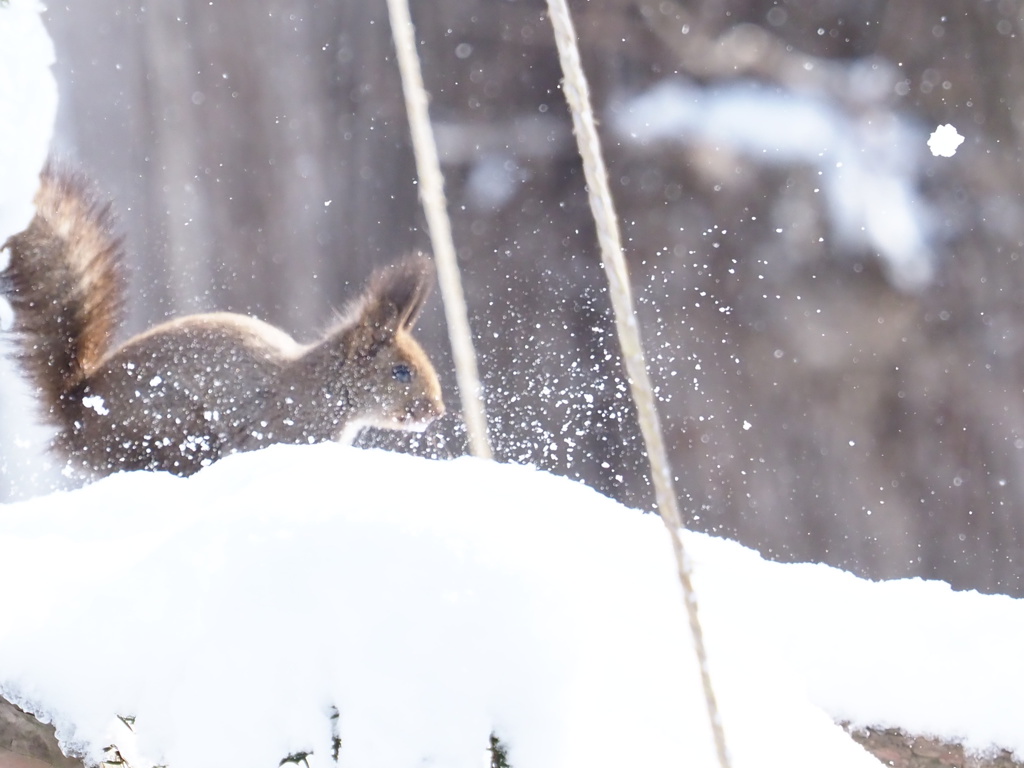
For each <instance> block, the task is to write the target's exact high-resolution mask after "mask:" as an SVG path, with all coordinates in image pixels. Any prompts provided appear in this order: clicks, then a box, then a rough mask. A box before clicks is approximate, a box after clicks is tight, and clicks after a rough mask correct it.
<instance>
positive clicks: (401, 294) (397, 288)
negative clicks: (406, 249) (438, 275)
mask: <svg viewBox="0 0 1024 768" xmlns="http://www.w3.org/2000/svg"><path fill="white" fill-rule="evenodd" d="M433 278H434V265H433V262H431V261H430V259H428V258H427V257H426V256H425V255H424V254H423V253H419V252H417V253H415V254H412V255H411V256H407V257H406V258H404V259H403V260H402V261H400V262H398V263H397V264H392V265H391V266H388V267H384V268H383V269H379V270H377V271H376V272H374V273H373V277H371V278H370V286H369V288H368V290H367V297H368V298H370V299H371V301H374V302H376V303H379V304H381V305H385V306H390V307H392V308H393V311H394V313H395V314H394V319H395V320H397V324H396V326H395V327H396V328H401V329H403V330H409V329H411V328H412V326H413V325H414V324H415V322H416V318H417V317H419V314H420V311H421V310H422V309H423V305H424V304H425V303H426V301H427V297H428V296H429V295H430V285H431V282H432V281H433Z"/></svg>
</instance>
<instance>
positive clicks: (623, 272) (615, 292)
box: [548, 0, 729, 768]
mask: <svg viewBox="0 0 1024 768" xmlns="http://www.w3.org/2000/svg"><path fill="white" fill-rule="evenodd" d="M548 9H549V11H550V16H551V24H552V26H553V27H554V30H555V43H556V45H557V47H558V57H559V60H560V61H561V65H562V74H563V75H564V77H565V80H564V81H563V83H562V91H563V92H564V93H565V99H566V101H567V102H568V103H569V108H570V110H571V111H572V121H573V127H574V130H575V133H576V142H577V144H578V145H579V150H580V156H581V157H582V158H583V171H584V174H585V176H586V180H587V191H588V195H589V198H590V209H591V211H592V213H593V216H594V223H595V225H596V228H597V240H598V243H599V245H600V248H601V260H602V262H603V264H604V269H605V275H606V276H607V278H608V287H609V294H610V296H611V300H612V309H613V310H614V313H615V326H616V329H617V330H618V336H619V344H620V345H621V347H622V357H623V361H624V363H625V365H626V374H627V376H628V378H629V386H630V390H631V391H632V393H633V400H634V401H635V402H636V409H637V417H638V420H639V422H640V430H641V432H642V433H643V437H644V443H645V444H646V447H647V456H648V460H649V461H650V464H651V476H652V479H653V482H654V492H655V497H656V499H657V502H658V510H659V512H660V513H661V519H662V520H663V521H664V523H665V526H666V528H668V533H669V536H670V537H671V539H672V550H673V552H674V553H675V557H676V565H677V568H678V571H679V581H680V583H681V584H682V587H683V598H684V602H685V603H686V611H687V615H688V617H689V620H690V631H691V633H692V635H693V646H694V650H695V651H696V653H697V661H698V664H699V666H700V675H701V682H702V684H703V687H704V699H705V702H706V705H707V712H708V719H709V720H710V721H711V730H712V733H713V735H714V740H715V749H716V751H717V753H718V762H719V765H720V766H721V768H729V753H728V750H727V748H726V743H725V731H724V729H723V727H722V721H721V717H720V716H719V712H718V703H717V700H716V698H715V691H714V688H713V687H712V685H711V675H710V672H709V671H708V663H707V650H706V648H705V646H704V631H703V629H702V628H701V624H700V617H699V615H698V612H697V596H696V593H695V592H694V589H693V582H692V579H691V575H692V566H691V563H690V560H689V558H688V557H687V555H686V551H685V549H684V547H683V540H682V536H681V529H682V527H683V520H682V515H681V514H680V512H679V505H678V501H677V499H676V493H675V488H674V487H673V482H672V471H671V468H670V465H669V460H668V454H667V452H666V450H665V441H664V438H663V437H662V432H661V423H660V421H659V419H658V409H657V407H656V405H655V402H654V393H653V389H652V387H651V381H650V377H649V376H648V375H647V364H646V362H645V360H644V350H643V342H642V340H641V338H640V328H639V326H638V325H637V322H636V315H635V313H634V311H633V299H632V295H631V291H630V288H629V273H628V271H627V269H626V260H625V258H624V257H623V255H622V238H621V236H620V234H619V223H618V218H617V217H616V215H615V207H614V205H613V203H612V194H611V189H610V188H609V186H608V171H607V169H606V168H605V164H604V157H603V155H602V154H601V142H600V139H599V138H598V135H597V127H596V125H595V123H594V112H593V109H592V107H591V103H590V92H589V88H588V86H587V79H586V75H585V74H584V72H583V65H582V64H581V63H580V54H579V48H578V47H577V45H576V31H575V29H574V28H573V23H572V17H571V16H570V15H569V8H568V6H567V5H566V3H565V0H548Z"/></svg>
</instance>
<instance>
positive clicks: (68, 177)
mask: <svg viewBox="0 0 1024 768" xmlns="http://www.w3.org/2000/svg"><path fill="white" fill-rule="evenodd" d="M4 248H6V249H8V251H9V253H10V263H9V266H8V268H7V271H6V273H4V274H3V275H2V281H0V286H3V289H4V292H5V293H6V294H7V295H8V298H9V300H10V303H11V305H12V307H13V309H14V317H15V320H14V327H13V331H14V337H15V339H16V354H17V357H18V359H19V361H20V363H21V366H22V368H23V370H24V372H25V374H26V376H27V377H28V379H29V380H30V382H31V383H32V385H33V386H34V387H35V389H36V391H37V393H38V397H39V399H40V400H41V402H42V405H43V407H44V410H45V413H46V416H47V417H48V420H49V421H50V422H52V423H53V424H54V425H55V426H56V427H57V430H58V432H57V435H56V437H55V440H54V448H55V449H56V450H58V451H59V452H60V453H61V454H63V455H64V457H65V458H66V459H67V460H68V466H69V468H71V469H72V470H84V471H85V472H86V473H87V474H92V475H107V474H111V473H113V472H117V471H121V470H134V469H147V470H166V471H169V472H173V473H175V474H178V475H190V474H192V473H194V472H196V471H198V470H199V469H200V468H202V467H203V466H205V465H207V464H210V463H212V462H213V461H216V460H217V459H219V458H221V457H222V456H225V455H227V454H229V453H234V452H238V451H249V450H254V449H257V448H261V447H263V446H267V445H270V444H272V443H314V442H323V441H327V440H342V441H347V442H351V441H352V440H353V439H354V438H355V436H356V434H357V433H358V432H359V430H360V429H362V428H363V427H364V426H375V427H385V428H389V429H411V430H421V429H424V428H425V427H426V426H427V425H428V424H429V423H430V422H431V421H433V420H434V419H435V418H437V417H438V416H440V415H441V414H443V413H444V404H443V402H442V400H441V388H440V385H439V384H438V380H437V374H436V373H435V371H434V368H433V366H432V365H431V363H430V360H429V359H428V358H427V355H426V354H425V353H424V351H423V349H422V348H421V347H420V345H419V344H418V343H417V342H416V341H415V339H413V337H412V335H411V329H412V326H413V323H414V322H415V320H416V317H417V315H418V314H419V312H420V310H421V309H422V307H423V304H424V301H425V300H426V297H427V293H428V290H429V287H430V279H431V278H432V276H433V273H432V270H431V265H430V262H429V260H428V259H427V258H426V257H424V256H422V255H417V256H415V257H411V258H408V259H406V260H405V261H403V262H401V263H399V264H397V265H396V266H393V267H389V268H385V269H382V270H380V271H378V272H376V273H375V274H374V275H373V277H372V278H371V279H370V282H369V285H368V286H367V288H366V289H365V291H364V293H363V294H362V296H361V297H360V298H359V299H358V300H356V301H355V302H354V303H353V304H352V305H351V306H350V308H349V310H348V312H347V314H346V315H345V316H344V317H343V319H342V320H341V321H340V322H339V323H338V324H337V325H336V326H335V327H333V328H332V329H331V330H330V331H328V332H327V333H326V334H325V335H324V336H323V338H321V339H320V340H319V341H317V342H314V343H313V344H308V345H304V344H300V343H298V342H296V341H295V340H294V339H292V337H291V336H289V335H288V334H287V333H285V332H284V331H282V330H280V329H278V328H275V327H274V326H272V325H269V324H267V323H264V322H262V321H260V320H256V319H254V318H251V317H247V316H245V315H238V314H233V313H229V312H215V313H210V314H198V315H189V316H186V317H180V318H177V319H175V320H171V321H169V322H166V323H163V324H161V325H158V326H156V327H154V328H151V329H149V330H148V331H145V332H144V333H141V334H139V335H138V336H135V337H134V338H131V339H129V340H128V341H126V342H125V343H124V344H122V345H120V346H118V347H115V348H111V337H112V335H113V332H114V331H115V329H116V328H117V326H118V323H119V320H120V314H121V306H122V304H123V301H124V297H123V289H122V279H121V275H120V271H121V261H122V258H123V256H122V247H121V239H120V238H119V237H117V236H116V235H115V234H114V227H113V224H112V216H111V214H110V205H109V204H103V203H101V202H100V201H99V200H98V198H97V197H96V195H95V193H94V192H92V190H91V187H90V186H89V184H88V183H87V182H86V181H85V180H84V179H83V178H82V177H81V176H80V175H79V174H77V173H73V172H70V171H67V170H64V169H61V168H58V167H56V166H55V165H54V164H53V163H50V164H48V166H47V168H46V169H45V170H44V171H43V173H42V175H41V186H40V189H39V192H38V194H37V195H36V215H35V218H34V219H33V220H32V222H31V224H30V225H29V227H28V229H26V230H25V231H23V232H21V233H20V234H17V235H14V236H13V237H11V238H10V239H8V240H7V242H6V243H5V245H4Z"/></svg>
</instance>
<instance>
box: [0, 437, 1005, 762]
mask: <svg viewBox="0 0 1024 768" xmlns="http://www.w3.org/2000/svg"><path fill="white" fill-rule="evenodd" d="M686 541H687V545H688V547H689V549H690V552H691V555H692V556H693V558H694V561H695V577H696V583H697V588H698V591H699V595H700V598H701V611H702V616H703V617H704V623H705V630H706V633H707V640H708V645H709V653H710V657H711V661H710V663H711V672H712V675H713V678H714V682H715V684H716V686H717V689H718V695H719V698H720V704H721V709H722V715H723V719H724V723H725V728H726V735H727V738H728V739H729V746H730V749H731V752H732V754H733V758H734V764H735V765H736V766H760V765H768V764H786V765H790V766H794V765H806V766H819V765H821V764H822V763H823V757H824V756H827V758H825V761H827V762H828V764H830V765H833V766H858V765H859V766H868V765H877V764H878V763H877V762H876V761H875V760H874V758H872V757H870V756H869V755H868V754H867V753H866V752H864V751H863V750H862V749H861V748H860V747H859V746H857V745H855V744H854V743H853V742H852V741H850V740H849V739H848V738H847V737H846V735H845V734H844V733H843V732H842V730H841V729H840V728H839V727H838V726H836V725H835V724H834V719H835V718H844V719H848V720H852V721H854V722H858V723H863V724H869V723H870V724H878V725H901V726H904V727H907V728H911V729H914V730H915V731H917V732H920V733H932V734H935V735H939V736H947V737H949V738H954V737H955V738H961V739H965V740H966V741H967V743H968V744H969V745H970V746H973V747H978V748H985V747H988V746H991V745H999V746H1002V747H1007V748H1011V749H1015V750H1017V753H1018V754H1024V736H1022V735H1021V733H1020V729H1019V727H1018V726H1019V723H1020V722H1021V721H1022V716H1024V706H1022V705H1021V704H1019V703H1018V702H1019V697H1018V696H1017V695H1016V692H1017V691H1019V689H1020V687H1021V685H1022V683H1024V661H1022V660H1021V657H1020V654H1019V641H1020V639H1021V638H1022V637H1024V604H1022V602H1021V601H1015V600H1012V599H1010V598H1001V597H998V596H996V597H993V596H982V595H978V594H973V593H972V594H966V593H953V592H951V591H950V590H949V588H948V587H947V586H946V585H944V584H940V583H928V582H922V581H901V582H892V583H880V584H874V583H867V582H864V581H861V580H858V579H856V578H854V577H852V576H850V575H848V574H845V573H842V572H840V571H836V570H834V569H830V568H826V567H824V566H817V565H797V566H793V565H788V566H787V565H778V564H773V563H768V562H765V561H763V560H762V559H761V558H760V557H758V556H757V554H756V553H754V552H751V551H749V550H745V549H743V548H741V547H739V546H737V545H735V544H733V543H731V542H728V541H723V540H715V539H711V538H708V537H705V536H701V535H694V534H690V535H688V536H687V538H686ZM0 562H3V564H4V567H5V571H6V572H7V573H8V574H9V576H8V578H10V579H17V580H18V581H17V583H19V584H20V585H21V586H19V588H18V589H13V590H8V596H7V598H6V600H5V602H6V606H5V611H4V618H3V620H2V622H0V690H2V692H3V694H4V696H6V697H7V698H9V699H11V700H13V701H15V702H16V703H19V704H21V705H23V706H26V707H28V708H30V709H31V710H33V711H34V712H37V713H40V714H41V715H42V716H43V717H47V718H51V719H52V721H53V722H54V723H55V725H56V726H57V729H58V735H59V737H60V738H61V739H62V740H63V741H64V742H66V743H67V744H68V745H69V746H72V747H74V748H76V749H78V750H81V751H82V752H84V753H85V754H87V755H88V756H90V757H91V758H92V759H97V758H99V757H100V756H101V750H102V748H103V747H105V746H106V745H108V744H111V743H116V744H117V745H118V746H119V747H120V748H121V749H122V752H123V753H124V754H125V756H126V757H128V758H129V759H130V760H132V761H133V764H135V765H143V764H146V763H150V764H152V763H166V764H169V765H171V766H174V768H192V767H193V766H195V767H197V768H203V767H205V766H214V765H223V764H228V763H230V764H239V765H252V766H258V765H266V766H274V765H277V763H278V761H279V760H281V758H283V757H285V756H287V755H289V754H294V753H300V752H310V751H311V752H312V753H313V754H312V755H311V756H310V757H309V761H310V764H311V765H314V766H315V765H327V764H330V762H331V745H332V738H333V735H334V731H333V730H332V729H333V728H335V727H336V728H337V734H338V735H339V736H340V738H341V743H342V748H341V751H340V754H339V763H340V764H341V765H353V766H356V765H358V766H396V768H397V766H408V765H413V764H436V765H446V766H481V765H484V764H486V758H487V754H486V752H485V750H486V747H487V744H488V736H489V734H490V733H491V732H492V731H493V732H495V733H496V734H498V735H499V736H500V737H501V738H502V739H503V741H504V742H505V743H507V745H508V747H509V758H510V760H511V762H512V764H513V765H515V766H517V767H518V768H526V767H527V766H530V767H531V768H533V767H534V766H540V767H546V766H551V767H553V766H566V765H586V766H602V765H608V766H621V765H629V764H632V765H645V766H658V765H680V764H686V765H693V766H711V765H714V764H715V758H714V752H713V746H712V742H711V737H710V732H709V728H708V726H707V724H706V716H705V714H704V705H703V701H702V699H701V692H700V685H699V678H698V674H697V669H696V664H695V661H694V658H693V652H692V649H691V647H690V640H689V635H688V630H687V628H686V625H685V611H684V610H683V606H682V604H681V592H680V589H679V586H678V583H677V581H676V579H675V577H674V571H673V568H674V565H673V559H672V555H671V551H670V546H669V543H668V540H667V537H666V536H665V533H664V530H663V528H662V524H661V522H660V521H659V520H658V519H657V518H655V517H653V516H651V515H644V514H641V513H639V512H636V511H634V510H629V509H626V508H623V507H621V506H620V505H618V504H616V503H615V502H613V501H611V500H609V499H607V498H604V497H602V496H600V495H599V494H597V493H596V492H594V491H592V490H590V489H588V488H586V487H583V486H581V485H578V484H575V483H572V482H570V481H566V480H563V479H559V478H555V477H553V476H550V475H547V474H544V473H541V472H538V471H535V470H532V469H529V468H525V467H518V466H509V465H498V464H493V463H487V462H481V461H478V460H474V459H468V458H463V459H458V460H455V461H446V462H441V461H429V460H426V459H419V458H413V457H409V456H403V455H396V454H388V453H383V452H377V451H362V450H358V449H355V448H347V447H342V446H338V445H333V444H325V445H319V446H279V447H275V448H271V449H269V450H266V451H262V452H258V453H253V454H245V455H239V456H234V457H230V458H228V459H225V460H223V461H221V462H219V463H217V464H215V465H214V466H212V467H210V468H208V469H206V470H204V471H202V472H201V473H199V474H198V475H196V476H195V477H193V478H189V479H181V478H175V477H172V476H169V475H163V474H144V473H133V474H124V475H118V476H114V477H111V478H107V479H106V480H103V481H101V482H98V483H96V484H94V485H92V486H89V487H87V488H84V489H82V490H79V491H75V492H71V493H58V494H53V495H51V496H48V497H44V498H40V499H36V500H32V501H29V502H22V503H19V504H14V505H8V506H5V507H0ZM335 711H337V713H338V718H337V721H334V720H332V717H331V716H332V714H333V713H334V712H335ZM118 715H121V716H134V717H135V718H136V719H135V726H134V730H135V733H134V734H132V733H130V732H129V730H128V729H127V728H126V727H125V726H124V725H123V723H122V722H121V721H119V720H118V719H117V716H118ZM135 761H137V762H135Z"/></svg>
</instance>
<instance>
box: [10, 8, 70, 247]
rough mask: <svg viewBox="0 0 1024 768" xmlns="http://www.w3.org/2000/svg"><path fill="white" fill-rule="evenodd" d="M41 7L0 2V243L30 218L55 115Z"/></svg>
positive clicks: (50, 50) (50, 48)
mask: <svg viewBox="0 0 1024 768" xmlns="http://www.w3.org/2000/svg"><path fill="white" fill-rule="evenodd" d="M42 10H43V6H42V4H41V3H39V2H37V0H7V2H6V3H0V178H2V179H3V183H2V184H0V244H2V243H3V242H4V241H6V240H7V238H8V237H10V236H11V235H13V234H15V233H17V232H20V231H21V230H23V229H24V228H25V227H27V226H28V223H29V221H31V220H32V215H33V213H34V212H35V208H34V206H33V205H32V198H33V197H34V196H35V193H36V189H38V188H39V171H40V170H41V169H42V167H43V164H44V163H45V162H46V155H47V153H48V152H49V147H50V138H51V137H52V135H53V123H54V120H55V119H56V116H57V83H56V80H54V77H53V73H52V72H51V70H50V66H51V65H52V64H53V61H54V53H53V42H52V41H51V40H50V36H49V35H48V34H47V32H46V29H45V28H44V27H43V22H42V19H41V18H40V17H39V13H40V11H42ZM0 261H2V259H0Z"/></svg>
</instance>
